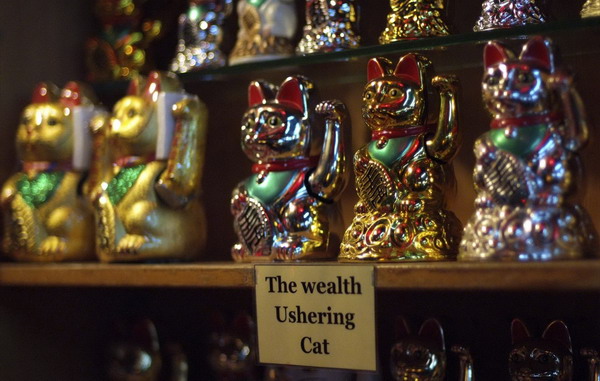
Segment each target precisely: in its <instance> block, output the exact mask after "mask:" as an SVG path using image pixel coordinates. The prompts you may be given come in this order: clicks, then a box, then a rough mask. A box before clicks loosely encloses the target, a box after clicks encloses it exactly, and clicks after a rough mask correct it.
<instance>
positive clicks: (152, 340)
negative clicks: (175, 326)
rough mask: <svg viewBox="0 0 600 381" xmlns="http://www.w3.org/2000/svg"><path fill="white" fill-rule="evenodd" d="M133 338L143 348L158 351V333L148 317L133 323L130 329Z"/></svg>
mask: <svg viewBox="0 0 600 381" xmlns="http://www.w3.org/2000/svg"><path fill="white" fill-rule="evenodd" d="M132 338H133V340H134V341H135V342H136V343H137V344H139V345H140V346H142V347H143V348H146V349H150V350H152V351H154V352H158V351H159V349H160V347H159V345H158V334H157V333H156V327H155V326H154V323H152V321H150V320H149V319H144V320H141V321H139V322H137V323H136V324H135V326H134V327H133V331H132Z"/></svg>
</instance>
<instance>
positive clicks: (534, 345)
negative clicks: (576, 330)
mask: <svg viewBox="0 0 600 381" xmlns="http://www.w3.org/2000/svg"><path fill="white" fill-rule="evenodd" d="M511 334H512V349H511V351H510V354H509V357H508V369H509V373H510V379H511V380H512V381H521V380H556V381H571V380H572V379H573V349H572V345H571V335H570V334H569V329H568V328H567V326H566V325H565V323H563V322H562V321H560V320H555V321H553V322H551V323H550V324H548V326H547V327H546V329H545V330H544V333H543V334H542V337H541V338H537V337H532V336H531V334H530V333H529V330H528V329H527V326H526V325H525V323H523V322H522V321H521V320H519V319H515V320H513V322H512V325H511Z"/></svg>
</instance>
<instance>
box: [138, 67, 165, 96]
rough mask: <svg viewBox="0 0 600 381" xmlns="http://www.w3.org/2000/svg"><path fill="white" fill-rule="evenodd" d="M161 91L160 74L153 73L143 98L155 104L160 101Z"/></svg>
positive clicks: (149, 76)
mask: <svg viewBox="0 0 600 381" xmlns="http://www.w3.org/2000/svg"><path fill="white" fill-rule="evenodd" d="M160 90H161V86H160V73H159V72H157V71H153V72H151V73H150V74H149V75H148V81H147V82H146V86H145V87H144V91H143V93H142V97H144V98H146V99H148V100H150V101H153V102H155V101H156V100H157V99H158V95H155V94H158V93H159V92H160Z"/></svg>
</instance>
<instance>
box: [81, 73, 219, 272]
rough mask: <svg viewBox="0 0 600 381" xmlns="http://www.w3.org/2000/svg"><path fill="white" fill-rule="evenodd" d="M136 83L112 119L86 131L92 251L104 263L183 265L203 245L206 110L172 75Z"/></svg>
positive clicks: (104, 119) (96, 121) (99, 121)
mask: <svg viewBox="0 0 600 381" xmlns="http://www.w3.org/2000/svg"><path fill="white" fill-rule="evenodd" d="M141 82H142V80H141V79H138V80H134V81H132V82H131V83H130V87H129V91H128V95H127V96H125V97H124V98H122V99H121V100H119V102H117V104H116V105H115V106H114V109H113V115H112V117H111V118H108V116H106V115H105V116H103V117H98V118H95V119H94V120H93V121H92V124H91V126H90V127H91V129H92V132H93V135H94V147H95V160H94V163H95V165H94V167H93V168H92V171H91V174H90V182H91V183H92V184H93V185H91V186H92V187H93V190H92V195H91V198H92V203H93V206H94V210H95V213H96V250H97V253H98V256H99V258H100V260H101V261H103V262H130V261H143V260H173V259H185V260H189V259H192V258H194V257H196V256H197V254H198V252H199V249H200V248H201V247H202V246H203V245H204V242H205V226H206V224H205V222H204V211H203V207H202V204H201V203H200V200H199V185H200V180H201V171H202V164H203V160H204V136H205V132H206V117H207V113H206V109H205V106H204V105H203V103H202V102H200V100H199V99H198V98H197V97H193V96H191V95H189V94H186V93H185V92H184V91H183V89H182V87H181V85H180V83H179V81H178V80H177V77H176V76H175V75H173V74H166V73H162V72H152V73H150V75H149V77H148V80H147V81H146V83H145V85H144V86H142V83H141ZM140 89H141V90H140ZM170 130H171V131H172V132H170ZM171 137H172V139H171Z"/></svg>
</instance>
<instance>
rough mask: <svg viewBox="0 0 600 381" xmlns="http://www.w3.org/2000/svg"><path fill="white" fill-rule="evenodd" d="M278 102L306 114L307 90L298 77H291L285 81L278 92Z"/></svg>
mask: <svg viewBox="0 0 600 381" xmlns="http://www.w3.org/2000/svg"><path fill="white" fill-rule="evenodd" d="M277 102H278V103H280V104H283V105H286V106H289V107H292V108H293V109H296V110H298V111H300V112H301V113H303V114H304V112H305V111H306V99H305V92H304V89H303V86H302V84H301V83H300V80H299V79H298V77H289V78H287V79H286V80H285V81H283V83H282V84H281V87H280V88H279V91H278V92H277Z"/></svg>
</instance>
